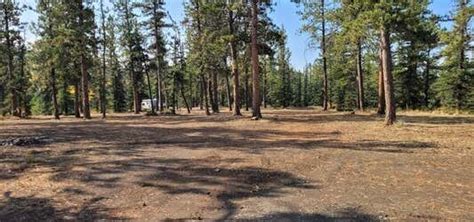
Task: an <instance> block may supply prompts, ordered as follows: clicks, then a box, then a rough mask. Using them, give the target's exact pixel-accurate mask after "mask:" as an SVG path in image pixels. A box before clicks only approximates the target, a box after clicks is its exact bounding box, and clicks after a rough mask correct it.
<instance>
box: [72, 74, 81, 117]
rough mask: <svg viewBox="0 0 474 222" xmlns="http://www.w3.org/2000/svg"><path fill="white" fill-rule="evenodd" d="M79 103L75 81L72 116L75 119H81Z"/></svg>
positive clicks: (77, 82) (77, 85)
mask: <svg viewBox="0 0 474 222" xmlns="http://www.w3.org/2000/svg"><path fill="white" fill-rule="evenodd" d="M80 103H81V102H80V96H79V81H78V80H77V81H75V82H74V116H75V117H76V118H81V111H80V106H81V105H80Z"/></svg>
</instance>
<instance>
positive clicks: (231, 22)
mask: <svg viewBox="0 0 474 222" xmlns="http://www.w3.org/2000/svg"><path fill="white" fill-rule="evenodd" d="M228 25H229V30H230V33H231V34H232V35H234V34H235V33H234V32H235V28H234V18H233V12H232V10H230V9H229V18H228ZM229 45H230V58H231V59H232V62H231V63H232V82H233V84H234V88H233V91H234V101H233V102H234V110H233V114H234V116H241V115H242V113H241V112H240V85H239V84H240V83H239V66H238V55H237V49H236V48H237V47H236V42H235V39H234V38H232V40H231V42H230V43H229Z"/></svg>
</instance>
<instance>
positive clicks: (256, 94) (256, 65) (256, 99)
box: [251, 0, 262, 120]
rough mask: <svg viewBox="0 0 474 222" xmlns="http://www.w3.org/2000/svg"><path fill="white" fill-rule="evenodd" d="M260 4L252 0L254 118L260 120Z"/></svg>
mask: <svg viewBox="0 0 474 222" xmlns="http://www.w3.org/2000/svg"><path fill="white" fill-rule="evenodd" d="M258 4H259V0H252V27H251V28H252V32H251V34H252V36H251V47H252V83H253V84H252V90H253V93H252V119H254V120H258V119H260V118H262V113H261V111H260V100H261V98H260V76H259V75H260V73H259V62H258V42H257V28H258V27H257V25H258Z"/></svg>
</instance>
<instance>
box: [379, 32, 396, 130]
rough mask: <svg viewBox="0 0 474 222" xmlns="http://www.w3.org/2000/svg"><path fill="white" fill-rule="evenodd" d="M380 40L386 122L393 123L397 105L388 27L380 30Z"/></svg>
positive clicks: (387, 123)
mask: <svg viewBox="0 0 474 222" xmlns="http://www.w3.org/2000/svg"><path fill="white" fill-rule="evenodd" d="M380 40H381V46H382V68H383V77H384V90H385V124H386V125H392V124H393V123H394V122H395V120H396V113H395V112H396V110H395V109H396V107H395V99H394V94H393V90H394V88H393V77H392V54H391V51H390V48H391V47H390V46H391V43H390V32H389V31H388V30H387V28H386V27H382V29H381V30H380Z"/></svg>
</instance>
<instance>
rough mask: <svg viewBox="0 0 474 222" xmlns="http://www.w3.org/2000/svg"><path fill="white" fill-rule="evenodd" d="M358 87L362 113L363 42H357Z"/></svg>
mask: <svg viewBox="0 0 474 222" xmlns="http://www.w3.org/2000/svg"><path fill="white" fill-rule="evenodd" d="M357 86H358V88H359V90H358V97H357V98H358V106H359V110H360V111H364V102H365V99H364V74H363V69H362V46H361V40H360V39H359V40H358V41H357Z"/></svg>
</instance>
